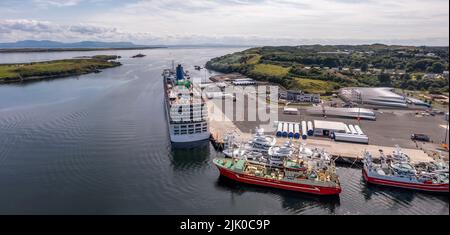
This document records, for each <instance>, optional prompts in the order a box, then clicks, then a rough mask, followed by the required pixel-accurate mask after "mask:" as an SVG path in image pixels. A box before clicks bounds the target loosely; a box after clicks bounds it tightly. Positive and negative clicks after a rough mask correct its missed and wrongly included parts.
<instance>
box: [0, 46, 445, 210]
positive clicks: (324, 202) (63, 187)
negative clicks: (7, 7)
mask: <svg viewBox="0 0 450 235" xmlns="http://www.w3.org/2000/svg"><path fill="white" fill-rule="evenodd" d="M239 50H241V48H225V49H223V48H221V49H218V48H198V49H195V48H191V49H158V50H147V51H143V53H145V54H147V55H148V56H147V57H145V58H142V59H129V58H130V56H132V55H133V54H137V53H138V52H136V51H109V52H60V53H27V54H0V63H17V62H31V61H41V60H52V59H63V58H71V57H76V56H87V55H94V54H117V55H121V56H123V59H122V60H121V62H122V63H123V64H124V65H123V66H121V67H118V68H113V69H109V70H105V71H104V72H102V73H100V74H91V75H86V76H80V77H73V78H65V79H58V80H51V81H42V82H36V83H29V84H25V85H2V86H1V85H0V214H449V201H448V196H439V195H432V194H427V193H418V192H410V191H404V190H398V189H389V188H382V187H367V186H366V185H365V184H364V183H363V181H362V177H361V171H360V169H353V168H348V167H341V168H340V169H339V173H340V175H341V181H342V182H343V190H344V191H343V193H342V194H341V195H340V197H333V198H320V197H316V196H309V195H304V194H299V193H293V192H286V191H281V190H275V189H267V188H261V187H253V186H247V185H242V184H235V183H234V182H230V181H229V180H226V179H223V178H221V177H219V172H218V171H217V169H216V168H215V167H214V166H213V165H212V163H211V160H212V159H213V158H214V157H216V156H218V155H219V154H218V153H216V152H215V151H214V149H213V148H212V147H211V146H210V145H209V143H205V144H204V145H200V146H191V148H185V149H179V148H173V147H172V146H171V144H170V141H169V137H168V133H167V124H166V120H165V116H164V112H163V93H162V90H161V89H162V80H161V76H160V75H161V71H162V69H163V68H165V67H167V66H169V65H170V61H171V60H176V61H180V62H183V63H185V64H186V65H189V66H191V68H190V70H191V71H193V68H192V66H194V65H202V64H204V63H205V62H206V61H207V60H208V59H210V58H212V57H216V56H220V55H224V54H227V53H230V52H234V51H239ZM196 75H197V76H200V77H201V76H204V74H203V72H202V73H200V74H196Z"/></svg>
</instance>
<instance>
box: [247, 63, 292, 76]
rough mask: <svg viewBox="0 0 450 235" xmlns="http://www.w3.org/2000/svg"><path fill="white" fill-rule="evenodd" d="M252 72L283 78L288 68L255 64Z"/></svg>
mask: <svg viewBox="0 0 450 235" xmlns="http://www.w3.org/2000/svg"><path fill="white" fill-rule="evenodd" d="M253 72H254V73H257V74H263V75H268V76H274V77H284V76H286V75H287V74H288V73H289V68H284V67H281V66H278V65H271V64H257V65H255V68H254V69H253Z"/></svg>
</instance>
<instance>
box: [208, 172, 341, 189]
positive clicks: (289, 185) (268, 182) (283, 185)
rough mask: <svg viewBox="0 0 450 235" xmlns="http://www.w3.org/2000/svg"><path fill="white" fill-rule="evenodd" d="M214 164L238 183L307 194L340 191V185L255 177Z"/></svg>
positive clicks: (225, 175)
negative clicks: (328, 185) (330, 185)
mask: <svg viewBox="0 0 450 235" xmlns="http://www.w3.org/2000/svg"><path fill="white" fill-rule="evenodd" d="M216 166H217V168H218V169H219V171H220V174H221V175H222V176H224V177H227V178H229V179H231V180H234V181H237V182H240V183H246V184H252V185H259V186H264V187H270V188H278V189H283V190H289V191H296V192H302V193H309V194H315V195H338V194H340V193H341V188H340V187H326V186H318V185H308V184H300V183H293V182H286V181H280V180H274V179H267V178H262V177H257V176H252V175H247V174H243V173H239V172H235V171H232V170H229V169H227V168H224V167H221V166H220V165H217V164H216Z"/></svg>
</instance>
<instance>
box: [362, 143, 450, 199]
mask: <svg viewBox="0 0 450 235" xmlns="http://www.w3.org/2000/svg"><path fill="white" fill-rule="evenodd" d="M399 153H401V150H400V148H397V150H396V151H395V152H394V155H395V154H397V157H392V158H387V157H386V156H385V155H384V153H383V152H382V151H380V159H379V160H378V161H377V160H374V159H373V158H372V155H371V154H370V153H368V152H365V153H364V160H363V163H364V167H363V177H364V180H365V181H366V182H367V183H370V184H378V185H385V186H391V187H398V188H405V189H413V190H420V191H429V192H442V193H448V192H449V188H448V181H449V169H448V162H446V163H445V162H439V163H436V162H431V163H420V164H412V163H411V162H410V161H409V160H408V161H406V158H405V156H406V155H403V154H399ZM399 156H402V157H399ZM408 159H409V158H408Z"/></svg>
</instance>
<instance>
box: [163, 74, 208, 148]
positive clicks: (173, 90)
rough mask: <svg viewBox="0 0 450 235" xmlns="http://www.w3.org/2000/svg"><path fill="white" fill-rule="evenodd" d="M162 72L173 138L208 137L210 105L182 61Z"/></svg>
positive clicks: (187, 140)
mask: <svg viewBox="0 0 450 235" xmlns="http://www.w3.org/2000/svg"><path fill="white" fill-rule="evenodd" d="M172 67H174V66H172ZM162 75H163V78H164V91H165V103H166V105H165V106H166V115H167V121H168V124H169V132H170V140H171V141H172V142H173V143H189V142H197V141H201V140H206V139H208V138H209V137H210V132H209V122H208V107H207V104H206V101H205V99H204V98H203V96H202V93H201V91H200V90H197V89H196V88H195V87H194V85H193V83H192V81H191V79H190V77H189V74H188V72H185V71H184V69H183V67H182V66H181V65H178V67H177V68H176V69H175V68H172V69H165V70H164V71H163V74H162Z"/></svg>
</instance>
